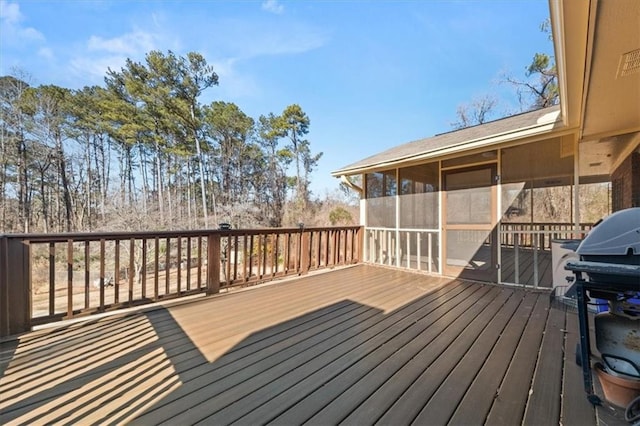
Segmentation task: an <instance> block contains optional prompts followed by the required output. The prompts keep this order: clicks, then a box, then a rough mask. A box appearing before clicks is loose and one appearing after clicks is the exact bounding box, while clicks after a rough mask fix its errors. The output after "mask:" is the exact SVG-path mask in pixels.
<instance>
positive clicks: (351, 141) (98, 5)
mask: <svg viewBox="0 0 640 426" xmlns="http://www.w3.org/2000/svg"><path fill="white" fill-rule="evenodd" d="M548 7H549V6H548V2H547V1H546V0H501V1H499V0H484V1H480V0H477V1H475V0H466V1H444V0H443V1H437V0H423V1H419V0H413V1H410V0H406V1H402V0H399V1H364V0H351V1H347V0H344V1H343V0H332V1H320V0H316V1H303V0H297V1H293V0H291V1H285V0H267V1H262V0H260V1H252V0H244V1H242V0H236V1H214V0H212V1H206V0H197V1H196V0H191V1H190V0H186V1H177V0H174V1H152V0H147V1H142V0H138V1H124V0H113V1H98V0H93V1H82V0H76V1H47V0H28V1H19V0H0V75H7V74H12V73H13V70H14V69H16V67H17V68H18V69H21V70H22V71H24V72H26V73H28V74H29V75H30V76H31V83H32V84H34V85H39V84H56V85H59V86H63V87H67V88H71V89H76V88H81V87H83V86H86V85H94V84H95V85H102V84H103V78H104V76H105V72H106V70H107V68H108V67H111V68H112V69H116V70H119V69H120V68H121V67H122V65H123V64H124V61H125V59H126V58H131V59H133V60H136V61H142V60H144V56H145V54H146V53H147V52H148V51H150V50H154V49H155V50H161V51H165V52H166V51H167V50H173V51H174V52H175V53H176V54H179V55H183V54H186V53H187V52H190V51H196V52H199V53H201V54H203V55H204V56H205V58H206V59H207V61H208V63H209V64H211V65H213V66H214V69H215V71H216V72H217V73H218V75H219V77H220V81H219V86H218V87H214V88H212V89H209V90H208V91H207V92H206V93H205V95H204V96H203V98H202V99H201V100H202V102H204V103H209V102H211V101H214V100H223V101H226V102H234V103H236V104H237V105H238V106H239V107H240V108H241V109H242V110H243V111H244V112H245V113H246V114H248V115H250V116H251V117H253V118H255V119H257V118H258V116H260V115H261V114H264V115H266V114H268V113H270V112H273V113H275V114H279V113H281V112H282V111H283V110H284V108H285V107H286V106H287V105H290V104H293V103H297V104H299V105H300V106H301V107H302V109H303V110H304V111H305V112H306V113H307V115H308V116H309V118H310V120H311V126H310V132H309V135H308V139H309V141H310V142H311V148H312V151H313V152H319V151H322V152H323V153H324V155H323V157H322V159H321V160H320V164H319V167H318V168H317V170H316V172H315V173H314V176H313V178H312V179H313V183H312V190H313V192H314V194H315V195H318V196H323V195H324V194H325V193H326V192H327V191H332V190H333V189H334V188H336V187H337V186H338V180H337V179H335V178H332V177H331V176H330V172H331V171H333V170H336V169H338V168H340V167H342V166H345V165H348V164H350V163H352V162H355V161H357V160H360V159H361V158H364V157H367V156H369V155H372V154H374V153H377V152H379V151H382V150H384V149H386V148H389V147H392V146H394V145H398V144H400V143H404V142H409V141H411V140H415V139H420V138H423V137H428V136H432V135H434V134H436V133H442V132H446V131H449V130H451V129H452V127H451V123H452V122H454V121H455V120H456V108H457V107H458V105H460V104H462V103H468V102H470V101H471V100H472V99H473V98H476V97H480V96H484V95H485V94H493V95H494V96H495V97H496V98H498V99H499V105H498V107H497V108H496V114H497V116H502V115H507V114H510V113H515V112H518V108H519V107H518V103H517V101H516V100H515V97H514V92H513V90H512V89H511V88H510V87H508V86H507V85H504V84H500V83H499V80H500V77H501V76H502V75H504V74H510V75H512V76H515V77H518V78H524V69H525V67H526V66H527V65H528V64H529V63H530V61H531V59H532V57H533V55H534V53H536V52H546V53H549V54H551V53H552V45H551V42H550V41H549V40H548V38H547V35H546V34H544V33H542V32H540V29H539V25H540V23H541V22H542V21H544V19H546V18H547V17H548V15H549V10H548Z"/></svg>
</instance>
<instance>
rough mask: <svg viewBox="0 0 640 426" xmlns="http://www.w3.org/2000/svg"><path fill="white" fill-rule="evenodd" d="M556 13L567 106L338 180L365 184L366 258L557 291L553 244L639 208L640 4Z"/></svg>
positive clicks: (580, 6)
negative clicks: (607, 217) (554, 287)
mask: <svg viewBox="0 0 640 426" xmlns="http://www.w3.org/2000/svg"><path fill="white" fill-rule="evenodd" d="M550 14H551V25H552V34H553V40H554V48H555V58H556V63H557V69H558V85H559V91H560V104H559V105H556V106H552V107H549V108H544V109H540V110H536V111H531V112H527V113H523V114H519V115H516V116H512V117H508V118H504V119H500V120H496V121H493V122H489V123H484V124H482V125H478V126H474V127H469V128H465V129H462V130H458V131H453V132H449V133H444V134H439V135H436V136H433V137H430V138H426V139H421V140H417V141H413V142H409V143H405V144H403V145H399V146H396V147H393V148H391V149H388V150H386V151H384V152H380V153H377V154H374V155H372V156H370V157H367V158H365V159H363V160H360V161H358V162H356V163H353V164H350V165H348V166H345V167H343V168H341V169H339V170H336V171H334V172H333V173H332V174H333V175H334V176H335V177H340V178H342V180H343V181H344V182H346V183H348V184H351V182H352V181H351V180H350V178H352V177H354V176H361V177H362V182H363V188H361V189H360V188H358V187H356V186H355V185H353V184H351V186H352V187H355V188H356V189H359V190H360V191H361V198H362V199H361V204H360V206H361V224H362V225H364V226H365V234H364V235H365V240H364V260H365V261H367V262H370V263H376V264H386V265H391V266H396V267H400V268H409V269H416V270H424V271H428V272H431V273H435V274H442V275H446V276H459V277H462V278H470V279H475V280H482V281H488V282H499V283H505V284H520V285H525V286H531V287H551V285H552V281H553V280H552V275H553V268H554V265H553V264H552V261H553V259H552V256H551V248H552V245H553V244H554V241H556V244H559V242H558V239H566V238H581V237H582V236H583V235H584V234H585V232H586V231H588V230H589V229H590V227H591V226H592V225H593V223H594V222H596V221H597V220H599V219H600V218H602V217H603V216H605V215H607V214H609V213H611V212H613V211H616V210H620V209H623V208H628V207H633V206H640V148H639V145H640V25H638V23H639V22H640V2H638V1H636V0H620V1H606V0H604V1H603V0H601V1H596V0H593V1H588V0H580V1H560V0H551V1H550ZM555 284H556V285H558V282H556V283H555ZM560 284H561V283H560Z"/></svg>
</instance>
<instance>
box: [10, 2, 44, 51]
mask: <svg viewBox="0 0 640 426" xmlns="http://www.w3.org/2000/svg"><path fill="white" fill-rule="evenodd" d="M23 20H24V17H23V16H22V13H21V12H20V6H19V5H18V3H10V2H8V1H6V0H0V24H1V25H0V38H1V39H2V43H3V45H21V44H24V43H28V42H34V41H36V42H37V41H44V35H42V33H41V32H40V31H38V30H36V29H35V28H31V27H24V26H22V24H21V22H22V21H23Z"/></svg>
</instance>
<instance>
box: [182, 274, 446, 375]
mask: <svg viewBox="0 0 640 426" xmlns="http://www.w3.org/2000/svg"><path fill="white" fill-rule="evenodd" d="M396 273H397V271H396ZM415 276H416V280H415V281H414V282H412V283H407V282H404V283H399V284H398V285H397V286H395V287H394V288H395V289H396V291H395V294H394V295H393V296H389V295H387V294H382V295H381V294H369V293H366V292H363V293H357V292H354V289H358V288H359V287H360V286H362V285H363V284H361V283H359V282H357V281H356V282H351V283H345V285H344V286H341V287H340V288H339V289H336V288H335V287H334V288H332V292H331V294H330V295H322V296H321V297H320V296H314V295H313V292H314V291H316V290H317V286H318V283H317V282H315V281H313V282H309V281H305V280H301V281H299V282H298V283H296V286H298V287H305V286H306V287H309V288H308V294H309V295H310V296H309V297H302V298H300V297H298V298H296V299H295V303H293V304H289V303H287V304H286V305H283V304H282V301H283V300H287V301H290V300H291V299H290V298H289V297H288V293H289V292H291V290H292V288H291V287H290V286H287V285H286V283H282V284H284V285H282V284H278V283H276V284H272V285H269V286H266V287H268V289H267V288H266V287H265V288H260V289H253V291H265V290H266V291H268V293H265V297H264V301H263V302H261V303H260V304H257V305H254V306H251V308H250V309H249V310H247V309H246V307H243V308H238V306H237V305H236V304H235V303H232V302H231V301H230V299H229V298H222V299H218V300H211V299H209V300H203V301H201V302H196V303H203V304H207V309H206V311H201V310H197V309H196V310H194V308H193V306H186V305H184V306H176V307H173V308H169V312H171V315H172V316H173V318H174V319H175V321H176V323H177V324H178V325H179V326H180V328H181V329H182V330H183V331H184V333H185V334H186V335H187V336H188V337H189V338H190V339H191V342H192V343H193V345H194V346H195V347H196V348H197V349H198V350H199V351H200V352H201V353H202V355H203V356H204V357H205V358H206V359H207V361H209V362H214V361H216V360H217V359H218V358H220V357H221V356H222V355H224V354H225V353H227V352H228V351H230V350H231V349H233V348H234V347H236V346H237V345H238V344H239V343H241V342H243V341H245V340H246V339H247V338H249V337H250V336H251V335H252V334H254V333H256V332H257V331H260V330H264V329H268V328H270V327H274V326H276V325H278V324H281V323H285V322H287V321H292V320H294V319H295V318H298V317H301V316H303V315H306V314H308V313H310V312H313V311H317V310H319V309H322V308H325V307H328V306H331V305H334V304H336V303H339V302H344V301H351V302H355V303H358V304H360V305H364V306H369V307H371V308H374V309H377V310H379V311H380V312H381V313H383V314H387V313H389V312H392V311H395V310H397V309H399V308H400V307H402V306H404V305H406V304H408V303H411V302H412V301H414V300H416V299H417V298H419V297H423V296H424V295H425V294H426V293H428V292H431V291H434V290H436V289H438V288H440V287H442V286H444V285H446V284H447V283H450V282H451V279H447V278H441V277H431V276H430V277H429V279H428V280H425V279H424V278H425V275H423V274H415ZM327 277H328V279H330V275H328V276H327ZM390 285H393V284H392V283H390ZM298 290H299V289H295V291H298ZM230 296H233V295H230ZM206 312H216V315H222V316H224V317H234V316H235V317H236V319H235V320H234V321H233V322H232V323H229V324H215V328H216V332H215V333H212V332H211V327H212V324H210V323H209V322H208V321H207V320H206V317H207V314H206ZM199 318H200V319H203V320H202V321H201V320H199ZM256 323H258V324H260V325H261V327H260V330H258V329H256Z"/></svg>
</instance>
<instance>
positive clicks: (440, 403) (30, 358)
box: [0, 265, 597, 425]
mask: <svg viewBox="0 0 640 426" xmlns="http://www.w3.org/2000/svg"><path fill="white" fill-rule="evenodd" d="M550 309H551V311H550ZM553 309H555V308H553V307H551V306H550V304H549V295H548V293H541V292H532V291H527V290H523V289H520V288H518V287H507V286H496V285H486V284H479V283H474V282H469V281H463V280H455V279H447V278H442V277H434V276H429V275H426V274H420V273H412V272H407V271H401V270H398V269H394V268H389V267H376V266H371V265H357V266H352V267H346V268H338V269H336V270H333V271H330V272H323V273H317V274H310V275H307V276H304V277H299V278H295V279H287V280H283V281H281V282H278V283H275V284H271V285H267V286H258V287H255V288H252V289H249V290H246V291H245V290H241V291H235V292H231V293H227V294H224V293H223V294H220V295H217V296H214V297H200V298H196V299H193V300H190V301H171V302H166V304H164V305H162V306H160V307H156V308H149V307H141V308H139V309H137V310H136V311H134V312H129V313H126V314H122V313H115V314H112V315H110V316H108V317H104V318H93V319H87V320H86V321H82V322H74V323H61V324H59V325H58V326H57V327H52V328H44V329H41V330H37V331H34V332H31V333H26V334H24V335H21V336H17V337H15V338H14V339H13V340H3V341H2V342H0V394H1V395H2V398H0V424H45V423H46V424H50V423H74V424H87V423H111V424H197V423H199V422H200V423H203V424H211V423H215V424H229V423H232V422H235V423H236V424H247V425H248V424H258V423H260V424H263V423H268V422H270V423H272V424H299V423H303V422H308V423H310V424H328V423H339V422H344V423H345V424H371V423H374V422H376V421H379V422H380V423H393V424H408V423H411V422H412V421H416V422H417V423H425V422H426V423H429V424H433V423H436V424H440V423H442V424H444V423H447V422H449V423H451V424H483V423H484V424H521V423H524V424H534V422H537V421H538V420H540V421H543V420H544V421H545V422H549V423H556V424H557V423H560V422H562V424H567V425H571V424H586V425H589V424H595V423H596V422H595V417H596V415H597V412H595V411H594V410H593V409H591V410H590V411H589V410H585V404H586V407H587V408H589V406H590V405H589V404H588V401H586V397H585V395H584V391H583V389H582V383H581V376H580V371H579V369H576V368H575V367H576V366H575V365H571V362H572V359H568V356H565V357H564V358H563V356H562V355H558V353H559V352H560V353H566V354H571V355H572V354H573V351H574V347H575V342H576V336H575V334H571V333H570V332H567V334H566V339H564V338H563V335H564V334H563V330H562V327H564V328H566V329H571V328H572V327H577V324H576V318H575V313H573V312H570V311H567V312H565V311H566V310H562V311H561V312H560V311H558V312H554V311H553ZM565 316H566V321H567V324H566V326H565V325H564V323H562V321H564V319H560V318H565ZM560 324H563V325H562V326H561V325H560ZM545 325H546V327H547V328H546V329H545ZM576 333H577V332H576ZM547 334H548V335H547ZM543 336H545V337H544V338H543ZM572 345H573V346H572ZM568 346H572V347H571V348H569V349H567V347H568ZM563 351H564V352H563ZM568 351H570V352H568ZM547 352H551V353H550V354H547ZM556 361H557V362H558V364H559V365H558V366H554V365H551V364H552V363H554V362H556ZM561 362H564V364H561ZM563 365H564V367H563ZM536 366H537V370H536V369H535V367H536ZM545 366H546V367H545ZM549 367H551V368H549ZM542 370H544V371H545V373H544V374H541V373H540V371H542ZM543 379H544V380H543ZM546 380H549V381H551V382H553V383H555V385H554V386H555V387H554V388H553V389H551V388H549V387H548V386H549V385H548V384H545V381H546ZM560 385H562V388H559V386H560ZM530 386H532V389H533V390H534V393H533V395H532V396H531V398H527V395H528V393H529V388H530ZM544 392H549V395H554V397H555V398H556V399H557V401H552V400H551V399H548V398H541V396H543V394H544ZM536 393H540V395H536ZM527 404H529V405H527ZM558 407H561V409H559V408H558ZM532 410H540V411H545V410H546V411H547V412H548V413H540V414H547V417H535V418H534V417H532V416H533V414H532V413H533V411H532ZM525 413H527V416H529V417H525Z"/></svg>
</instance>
